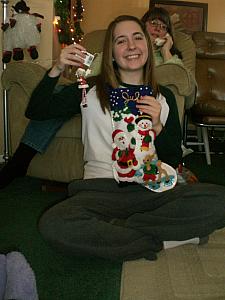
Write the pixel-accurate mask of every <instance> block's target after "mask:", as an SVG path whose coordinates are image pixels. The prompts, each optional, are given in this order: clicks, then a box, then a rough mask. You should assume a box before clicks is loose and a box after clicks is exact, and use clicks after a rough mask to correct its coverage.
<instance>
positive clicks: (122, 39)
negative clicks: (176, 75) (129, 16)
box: [113, 21, 148, 77]
mask: <svg viewBox="0 0 225 300" xmlns="http://www.w3.org/2000/svg"><path fill="white" fill-rule="evenodd" d="M113 57H114V59H115V61H116V63H117V66H118V69H119V72H120V74H121V76H122V77H123V74H124V73H127V72H134V71H138V72H140V73H141V74H143V73H142V72H143V66H144V65H145V63H146V61H147V58H148V46H147V41H146V38H145V35H144V32H143V31H142V29H141V27H140V25H139V24H138V23H136V22H135V21H123V22H120V23H118V24H117V25H116V27H115V30H114V34H113Z"/></svg>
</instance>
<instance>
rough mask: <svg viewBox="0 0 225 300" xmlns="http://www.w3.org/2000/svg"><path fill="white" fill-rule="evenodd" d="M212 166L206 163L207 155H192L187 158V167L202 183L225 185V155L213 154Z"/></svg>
mask: <svg viewBox="0 0 225 300" xmlns="http://www.w3.org/2000/svg"><path fill="white" fill-rule="evenodd" d="M211 160H212V164H211V165H210V166H209V165H207V163H206V158H205V154H200V153H192V154H190V155H188V156H186V157H185V160H184V161H185V166H186V167H187V168H189V169H190V170H191V171H193V172H194V174H195V175H197V177H198V179H199V181H201V182H211V183H216V184H221V185H225V154H212V155H211Z"/></svg>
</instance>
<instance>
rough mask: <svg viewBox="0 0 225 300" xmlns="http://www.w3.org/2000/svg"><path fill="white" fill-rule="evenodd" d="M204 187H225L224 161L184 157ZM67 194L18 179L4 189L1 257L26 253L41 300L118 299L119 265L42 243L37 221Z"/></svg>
mask: <svg viewBox="0 0 225 300" xmlns="http://www.w3.org/2000/svg"><path fill="white" fill-rule="evenodd" d="M185 165H186V167H188V168H190V169H191V170H192V171H193V172H194V173H195V174H196V175H197V177H198V178H199V180H200V181H202V182H213V183H218V184H222V185H225V157H224V155H219V154H218V155H212V165H211V166H207V164H206V160H205V156H204V155H203V154H197V153H194V154H190V155H188V156H187V157H186V158H185ZM65 196H66V195H65V194H63V193H60V192H58V193H56V192H42V191H41V181H40V180H38V179H34V178H29V177H25V178H20V179H17V180H15V181H14V182H13V183H12V184H11V185H10V186H9V187H7V188H6V189H4V190H0V253H7V252H9V251H13V250H15V251H20V252H22V253H23V254H24V255H25V257H26V259H27V260H28V262H29V263H30V265H31V267H32V268H33V270H34V272H35V275H36V281H37V287H38V293H39V297H40V300H53V299H54V300H119V295H120V280H121V270H122V264H121V263H114V262H110V261H106V260H102V259H95V258H79V257H77V258H69V257H64V256H62V255H60V254H58V253H56V252H54V251H53V250H52V249H51V248H49V247H48V246H47V245H46V244H45V242H44V241H43V240H42V238H41V236H40V234H39V232H38V229H37V221H38V219H39V217H40V215H41V214H42V212H43V211H45V210H46V209H47V208H48V207H50V206H52V205H53V204H54V203H57V202H59V201H61V200H62V199H64V198H65Z"/></svg>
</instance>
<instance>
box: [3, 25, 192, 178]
mask: <svg viewBox="0 0 225 300" xmlns="http://www.w3.org/2000/svg"><path fill="white" fill-rule="evenodd" d="M104 35H105V31H104V30H98V31H94V32H91V33H88V34H86V36H85V37H84V40H83V44H84V45H85V47H86V48H87V49H88V51H90V52H92V53H97V52H101V51H102V45H103V40H104ZM176 42H177V45H178V46H179V49H180V50H181V52H182V53H183V57H184V64H185V66H186V67H187V68H189V70H191V71H190V72H187V70H186V69H185V68H183V67H182V66H177V65H172V64H167V65H165V66H164V67H163V66H159V67H157V68H156V75H157V78H158V80H159V82H160V83H161V84H165V85H166V86H168V87H169V88H170V89H171V90H173V92H174V94H175V96H176V100H177V105H178V108H179V115H180V120H181V122H182V119H183V113H184V107H185V101H186V100H187V99H188V97H189V100H190V103H192V102H193V99H194V98H193V97H192V94H193V89H194V84H193V72H194V70H195V55H194V53H195V49H194V45H193V42H192V39H191V37H189V36H187V35H185V34H184V33H181V32H179V33H177V34H176ZM45 71H46V70H45V69H44V68H43V67H41V66H40V65H38V64H36V63H28V62H12V63H9V64H8V66H7V69H6V70H4V72H3V74H2V86H3V88H4V89H6V90H7V91H8V95H9V123H10V142H11V154H12V153H14V152H15V149H16V148H17V146H18V144H19V142H20V139H21V136H22V135H23V132H24V129H25V127H26V125H27V123H28V121H29V120H27V119H26V118H25V117H24V111H25V109H26V106H27V103H28V101H29V98H30V95H31V93H32V90H33V89H34V87H35V86H36V85H37V84H38V82H39V81H40V80H41V78H42V77H43V75H44V73H45ZM169 74H171V75H169ZM72 79H73V78H72ZM63 80H66V79H61V81H63ZM66 81H68V80H66ZM190 103H188V105H191V104H190ZM28 175H30V176H33V177H38V178H42V179H48V180H52V181H60V182H69V181H71V180H72V179H79V178H82V176H83V146H82V141H81V118H80V116H77V117H74V118H72V119H71V120H70V121H68V122H66V123H65V124H64V125H63V127H62V128H61V129H60V130H59V131H58V133H57V135H56V137H55V138H54V139H53V140H52V142H51V144H50V145H49V147H48V149H47V151H46V152H45V153H44V154H42V155H41V154H37V155H36V156H35V157H34V159H33V160H32V162H31V164H30V167H29V169H28Z"/></svg>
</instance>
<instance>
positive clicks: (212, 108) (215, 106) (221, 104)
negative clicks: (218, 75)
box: [192, 99, 225, 118]
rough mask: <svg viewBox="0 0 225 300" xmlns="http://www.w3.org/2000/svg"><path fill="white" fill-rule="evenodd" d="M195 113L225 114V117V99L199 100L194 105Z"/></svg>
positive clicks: (224, 115) (204, 114)
mask: <svg viewBox="0 0 225 300" xmlns="http://www.w3.org/2000/svg"><path fill="white" fill-rule="evenodd" d="M192 111H193V113H194V114H199V115H203V116H207V115H210V116H223V117H224V118H225V101H223V100H216V99H214V100H213V99H212V100H204V101H199V102H198V103H196V104H195V105H194V106H193V107H192Z"/></svg>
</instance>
